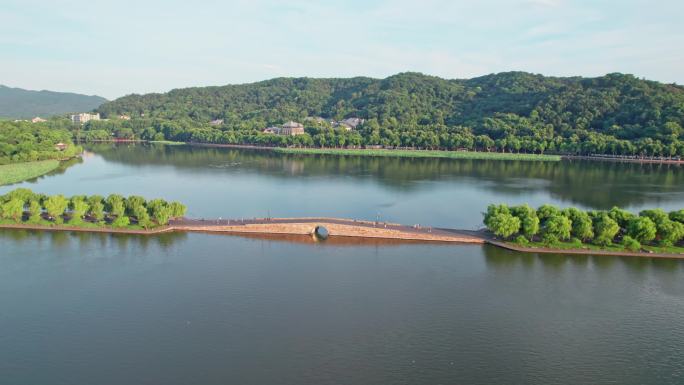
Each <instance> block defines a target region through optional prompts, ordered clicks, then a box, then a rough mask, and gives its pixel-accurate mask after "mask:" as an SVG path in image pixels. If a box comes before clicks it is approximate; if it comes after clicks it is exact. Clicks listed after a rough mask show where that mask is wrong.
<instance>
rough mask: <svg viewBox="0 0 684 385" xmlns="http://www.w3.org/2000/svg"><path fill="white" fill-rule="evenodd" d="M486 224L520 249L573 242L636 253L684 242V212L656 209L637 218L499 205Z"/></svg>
mask: <svg viewBox="0 0 684 385" xmlns="http://www.w3.org/2000/svg"><path fill="white" fill-rule="evenodd" d="M484 223H485V225H486V226H487V229H489V231H491V232H492V233H493V234H494V235H496V236H497V237H501V238H503V239H504V240H514V241H515V242H516V243H518V244H521V245H527V244H529V243H530V242H542V243H544V244H546V245H554V244H558V243H559V242H568V241H570V242H572V243H575V244H578V245H581V244H593V245H597V246H603V247H607V246H613V245H621V246H623V247H624V248H626V249H628V250H633V251H637V250H640V249H641V248H642V246H643V245H650V246H663V247H671V246H679V245H681V243H682V240H684V210H679V211H672V212H670V213H667V212H665V211H663V210H662V209H651V210H643V211H641V212H639V214H638V215H637V214H634V213H631V212H629V211H626V210H622V209H620V208H618V207H613V208H612V209H610V210H607V211H594V210H592V211H584V210H580V209H576V208H566V209H561V208H558V207H556V206H552V205H543V206H541V207H539V208H538V209H536V210H535V209H534V208H531V207H530V206H528V205H521V206H512V207H510V206H508V205H505V204H499V205H489V206H488V207H487V212H486V213H484Z"/></svg>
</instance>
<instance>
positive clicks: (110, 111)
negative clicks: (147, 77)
mask: <svg viewBox="0 0 684 385" xmlns="http://www.w3.org/2000/svg"><path fill="white" fill-rule="evenodd" d="M98 111H99V112H100V113H102V114H103V115H104V116H105V117H116V116H118V115H121V114H125V115H130V116H131V117H132V119H131V120H128V121H124V120H121V121H117V120H113V121H109V122H93V123H91V124H89V125H87V126H86V127H85V131H86V132H85V133H84V134H85V135H90V137H91V138H92V139H97V138H98V137H100V138H107V137H109V135H110V134H111V133H114V134H115V135H117V136H119V137H136V138H139V139H156V140H161V139H166V140H180V141H194V142H210V143H252V144H266V145H276V146H285V145H301V146H319V147H347V146H359V145H380V146H385V147H414V148H427V149H471V150H479V151H500V152H527V153H544V152H554V153H571V154H591V153H603V154H621V155H649V156H682V155H684V145H683V144H682V142H681V141H682V140H683V139H684V138H683V137H682V135H683V134H682V126H683V125H684V88H683V87H681V86H678V85H671V84H662V83H658V82H654V81H647V80H641V79H638V78H636V77H634V76H631V75H623V74H608V75H606V76H602V77H598V78H581V77H570V78H557V77H544V76H541V75H533V74H529V73H524V72H508V73H500V74H493V75H487V76H482V77H478V78H473V79H467V80H447V79H441V78H438V77H433V76H427V75H422V74H418V73H402V74H398V75H395V76H391V77H388V78H386V79H371V78H363V77H358V78H351V79H310V78H278V79H272V80H268V81H263V82H258V83H252V84H243V85H227V86H221V87H201V88H186V89H178V90H173V91H170V92H168V93H164V94H147V95H129V96H126V97H122V98H119V99H117V100H114V101H111V102H107V103H105V104H103V105H101V106H100V107H99V108H98ZM319 116H320V117H323V118H326V119H328V120H339V119H343V118H347V117H359V118H364V119H366V122H365V123H364V124H363V125H362V126H360V127H359V128H358V129H357V130H355V131H352V132H344V131H343V130H342V131H336V130H333V129H332V128H331V127H330V125H329V124H328V123H327V122H322V123H317V122H315V121H311V120H309V121H307V120H305V118H307V117H319ZM214 119H223V124H220V125H218V126H211V125H209V122H210V121H211V120H214ZM288 120H295V121H300V122H303V123H305V125H306V126H307V135H299V136H296V137H284V136H277V135H269V134H263V133H261V130H262V129H263V128H265V127H266V126H268V125H272V124H280V123H283V122H285V121H288ZM88 131H90V132H88Z"/></svg>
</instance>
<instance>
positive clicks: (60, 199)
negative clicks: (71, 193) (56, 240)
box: [43, 195, 69, 224]
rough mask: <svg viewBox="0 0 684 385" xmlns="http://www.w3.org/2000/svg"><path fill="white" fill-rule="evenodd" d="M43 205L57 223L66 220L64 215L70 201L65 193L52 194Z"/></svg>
mask: <svg viewBox="0 0 684 385" xmlns="http://www.w3.org/2000/svg"><path fill="white" fill-rule="evenodd" d="M43 205H44V206H45V211H47V213H48V214H49V215H50V217H52V218H54V221H55V223H58V224H60V223H62V222H63V221H64V219H63V218H62V215H63V214H64V211H65V210H66V209H67V207H68V206H69V201H68V200H67V199H66V198H65V197H64V196H63V195H52V196H51V197H49V198H47V199H46V200H45V202H44V203H43Z"/></svg>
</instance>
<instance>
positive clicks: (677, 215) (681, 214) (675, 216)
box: [669, 210, 684, 223]
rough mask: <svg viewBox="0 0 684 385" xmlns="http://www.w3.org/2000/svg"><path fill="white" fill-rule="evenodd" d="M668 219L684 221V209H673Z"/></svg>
mask: <svg viewBox="0 0 684 385" xmlns="http://www.w3.org/2000/svg"><path fill="white" fill-rule="evenodd" d="M669 217H670V219H671V220H673V221H676V222H679V223H684V210H678V211H673V212H671V213H670V215H669Z"/></svg>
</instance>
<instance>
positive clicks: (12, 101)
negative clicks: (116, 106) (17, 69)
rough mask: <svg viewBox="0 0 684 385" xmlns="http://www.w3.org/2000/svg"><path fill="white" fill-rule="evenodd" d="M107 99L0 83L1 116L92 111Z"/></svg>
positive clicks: (16, 116)
mask: <svg viewBox="0 0 684 385" xmlns="http://www.w3.org/2000/svg"><path fill="white" fill-rule="evenodd" d="M106 101H107V99H105V98H103V97H100V96H96V95H82V94H77V93H73V92H55V91H47V90H41V91H32V90H25V89H22V88H13V87H7V86H4V85H0V117H3V118H11V119H26V118H32V117H35V116H40V117H43V118H45V117H49V116H53V115H60V114H66V113H69V112H85V111H92V110H94V109H95V108H97V107H98V106H100V105H101V104H102V103H104V102H106Z"/></svg>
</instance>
